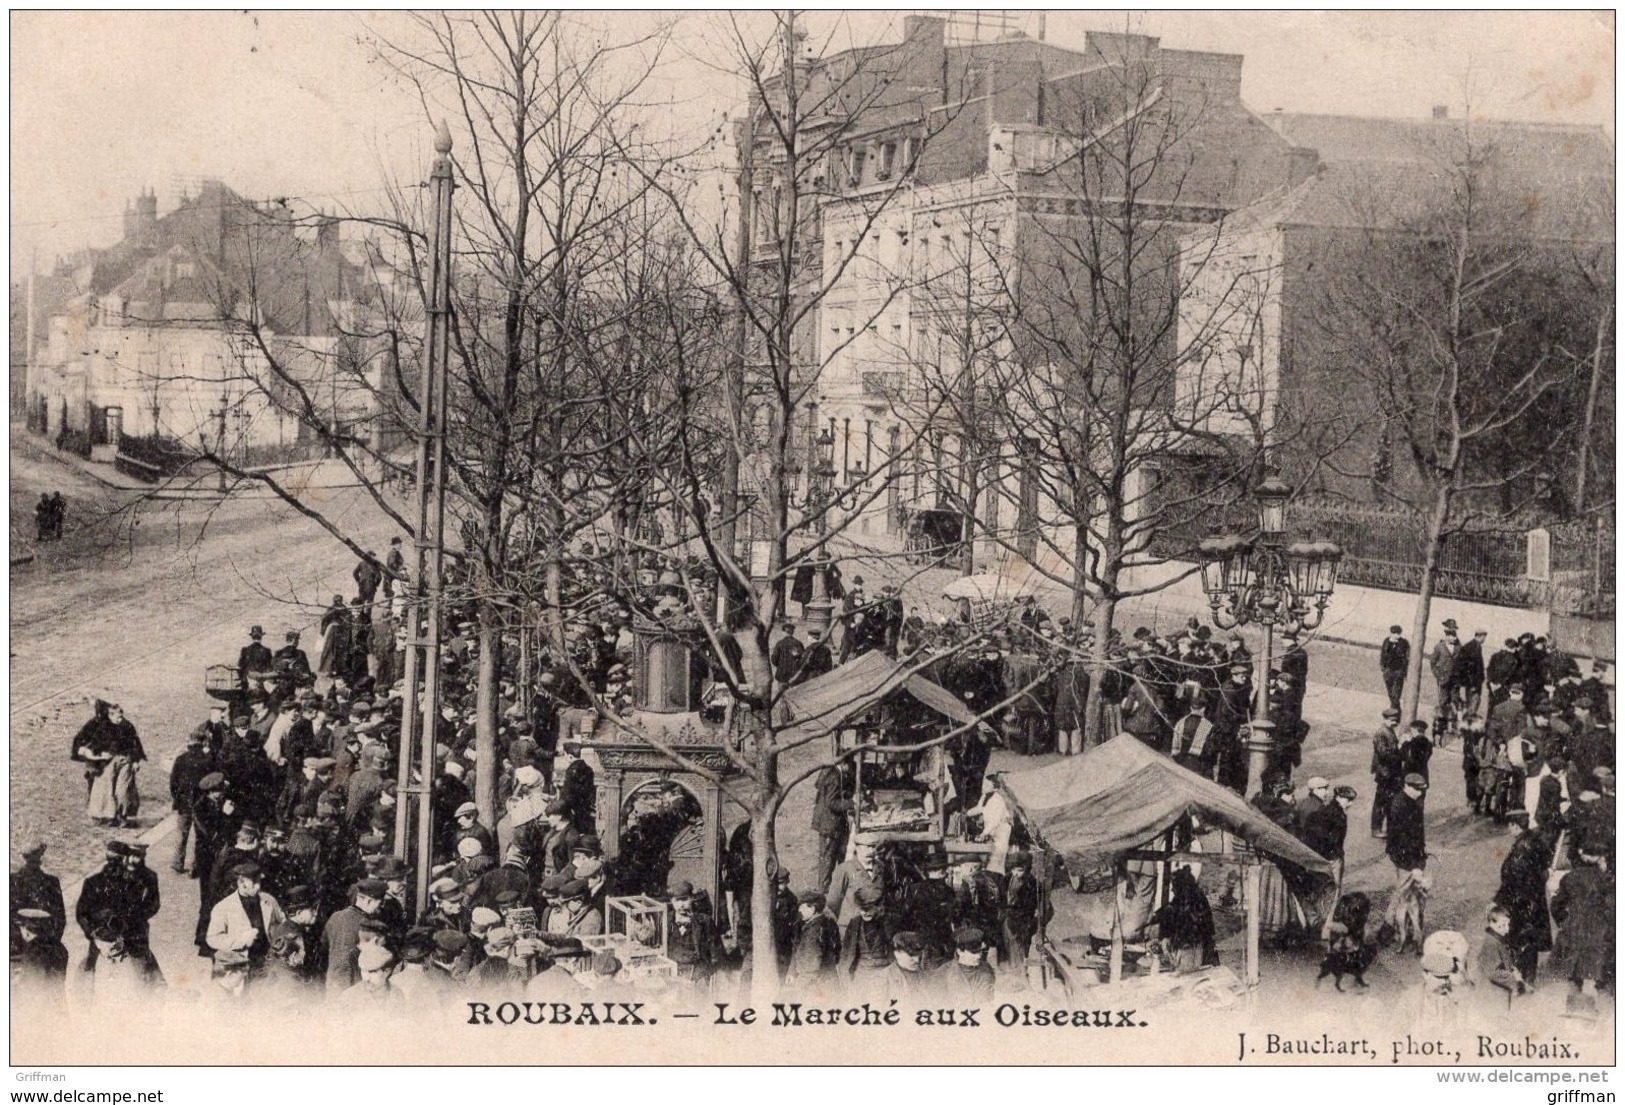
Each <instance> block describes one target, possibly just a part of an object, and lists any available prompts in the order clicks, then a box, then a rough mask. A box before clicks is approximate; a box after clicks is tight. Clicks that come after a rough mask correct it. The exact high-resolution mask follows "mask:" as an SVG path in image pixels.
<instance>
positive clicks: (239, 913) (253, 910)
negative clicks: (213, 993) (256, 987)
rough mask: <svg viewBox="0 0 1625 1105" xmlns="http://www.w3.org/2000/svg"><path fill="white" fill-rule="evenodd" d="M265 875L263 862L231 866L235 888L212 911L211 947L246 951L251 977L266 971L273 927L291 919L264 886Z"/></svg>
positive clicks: (215, 949) (210, 918)
mask: <svg viewBox="0 0 1625 1105" xmlns="http://www.w3.org/2000/svg"><path fill="white" fill-rule="evenodd" d="M262 875H263V872H262V870H261V868H260V865H259V864H258V863H255V862H254V861H252V860H248V861H245V862H242V863H238V864H235V865H234V866H233V867H232V869H231V877H232V879H233V880H234V881H235V882H236V889H235V892H234V893H231V894H227V895H226V896H225V897H224V898H222V899H221V900H220V901H219V902H218V903H217V904H216V905H215V907H214V909H213V910H212V911H211V912H210V914H209V932H208V936H207V939H208V943H209V947H210V948H213V949H214V951H215V952H216V953H219V952H222V951H230V952H241V953H242V954H244V955H246V956H247V957H248V966H249V975H250V979H251V980H252V979H253V978H254V977H257V976H258V975H259V974H260V973H261V972H262V970H263V968H264V965H265V957H266V956H267V955H269V954H270V952H271V929H272V928H274V927H275V926H277V925H280V924H282V923H283V922H284V921H286V920H287V918H286V917H285V916H284V914H283V912H282V906H281V905H279V904H278V903H277V900H276V899H275V898H273V897H272V896H271V895H269V894H267V893H265V892H264V891H263V890H262V889H261V888H260V881H261V877H262Z"/></svg>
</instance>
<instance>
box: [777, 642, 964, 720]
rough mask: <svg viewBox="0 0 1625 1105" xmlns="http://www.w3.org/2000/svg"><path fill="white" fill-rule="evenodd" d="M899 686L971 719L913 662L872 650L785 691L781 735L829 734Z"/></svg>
mask: <svg viewBox="0 0 1625 1105" xmlns="http://www.w3.org/2000/svg"><path fill="white" fill-rule="evenodd" d="M899 691H902V692H905V693H907V694H909V695H912V696H913V697H914V698H916V699H917V700H919V702H920V703H921V704H922V705H924V706H926V707H927V708H929V709H931V710H934V711H936V712H937V713H939V714H941V715H942V716H943V717H946V718H947V719H949V720H950V721H952V722H954V723H956V724H961V725H963V724H966V723H968V722H972V721H975V720H976V714H975V713H974V712H972V711H971V710H970V709H969V708H968V707H967V706H966V705H965V704H964V703H963V702H961V701H960V700H959V699H958V698H956V697H955V696H954V695H953V694H952V692H950V691H947V690H945V689H944V688H943V687H942V686H941V685H940V684H938V683H936V682H933V681H932V680H930V679H928V678H926V677H925V676H923V675H921V674H919V673H918V672H917V671H914V665H913V664H911V663H909V662H907V661H902V660H893V659H892V658H891V657H890V656H887V655H886V654H885V653H884V652H880V651H878V650H876V651H873V652H865V653H864V654H863V655H862V656H858V657H855V658H854V659H851V660H848V661H847V662H846V663H844V664H842V665H841V666H840V667H838V668H836V669H835V670H834V671H830V672H826V673H824V674H823V675H820V676H817V677H816V678H813V679H809V680H807V682H805V683H802V684H800V685H799V686H795V687H791V688H790V689H789V690H787V691H785V692H784V695H783V697H782V698H781V699H780V700H779V707H780V710H781V711H782V719H783V723H785V724H787V725H788V727H789V728H788V730H780V735H781V736H783V737H786V738H788V739H791V740H794V739H797V738H799V737H803V736H816V735H818V734H820V733H832V732H834V731H835V730H836V729H839V728H840V727H841V726H842V725H843V724H844V723H845V722H847V721H849V720H850V719H852V718H854V717H857V716H858V715H859V714H861V713H863V712H864V711H866V710H869V709H871V708H873V707H874V706H876V705H877V704H879V703H880V702H881V701H883V700H884V699H885V698H886V697H887V696H888V695H891V694H894V693H896V692H899Z"/></svg>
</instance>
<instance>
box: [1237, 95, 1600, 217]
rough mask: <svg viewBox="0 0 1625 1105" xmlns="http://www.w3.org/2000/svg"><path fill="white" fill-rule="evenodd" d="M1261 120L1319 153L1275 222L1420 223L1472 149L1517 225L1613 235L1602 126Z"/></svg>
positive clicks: (1283, 116) (1491, 190)
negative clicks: (1309, 173)
mask: <svg viewBox="0 0 1625 1105" xmlns="http://www.w3.org/2000/svg"><path fill="white" fill-rule="evenodd" d="M1262 118H1263V119H1264V121H1265V123H1266V124H1267V125H1268V126H1269V127H1270V129H1271V130H1273V131H1275V132H1276V133H1277V134H1279V135H1281V136H1282V138H1284V139H1285V140H1286V141H1287V142H1289V143H1291V144H1292V145H1293V146H1295V147H1299V148H1304V149H1312V150H1314V151H1315V152H1316V154H1317V155H1318V156H1319V159H1320V166H1319V169H1318V171H1317V172H1316V173H1315V175H1313V176H1311V177H1310V178H1309V179H1308V180H1307V182H1306V183H1304V184H1303V185H1302V186H1300V189H1295V190H1294V193H1293V194H1292V195H1291V196H1290V197H1289V198H1288V201H1287V202H1285V203H1284V204H1282V205H1281V209H1280V210H1278V211H1275V212H1272V213H1271V221H1274V222H1277V223H1279V224H1281V225H1288V226H1318V227H1371V228H1379V229H1380V228H1391V229H1399V228H1404V227H1413V226H1416V225H1418V223H1419V222H1420V221H1421V220H1422V219H1424V218H1425V217H1429V216H1436V215H1437V214H1438V213H1439V211H1440V210H1442V209H1443V208H1441V200H1445V201H1446V202H1448V197H1449V196H1450V195H1451V192H1452V190H1454V189H1456V188H1457V187H1459V181H1458V179H1457V178H1458V177H1459V175H1460V173H1459V166H1461V165H1463V164H1466V162H1467V159H1468V157H1469V156H1471V157H1472V159H1473V160H1474V161H1475V162H1476V163H1478V164H1480V165H1482V170H1481V172H1480V173H1479V175H1480V179H1481V180H1482V181H1484V182H1485V184H1486V185H1487V186H1488V192H1487V194H1490V195H1492V196H1494V197H1496V202H1497V203H1498V204H1504V206H1505V208H1506V210H1507V211H1508V212H1510V213H1512V215H1513V217H1515V218H1517V219H1518V220H1519V221H1520V222H1521V223H1522V224H1523V225H1522V227H1521V229H1522V230H1523V232H1525V233H1528V234H1532V235H1534V236H1536V237H1546V238H1572V237H1589V238H1605V239H1609V240H1611V239H1612V238H1613V234H1614V229H1613V221H1614V220H1613V204H1612V195H1613V189H1614V150H1613V144H1612V143H1611V142H1610V141H1609V140H1608V137H1607V135H1606V134H1605V133H1604V132H1603V130H1602V128H1600V127H1580V126H1561V125H1551V124H1544V123H1521V122H1512V121H1506V120H1475V121H1473V123H1472V124H1471V125H1470V126H1469V125H1468V124H1466V123H1465V122H1463V121H1462V120H1459V119H1367V118H1359V117H1356V116H1347V115H1300V114H1296V113H1289V112H1277V113H1274V114H1272V115H1267V116H1263V117H1262Z"/></svg>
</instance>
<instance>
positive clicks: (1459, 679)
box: [1371, 618, 1615, 1016]
mask: <svg viewBox="0 0 1625 1105" xmlns="http://www.w3.org/2000/svg"><path fill="white" fill-rule="evenodd" d="M1441 628H1442V633H1441V637H1440V640H1439V641H1438V643H1437V644H1436V645H1435V646H1434V647H1433V649H1432V651H1431V652H1430V653H1429V655H1428V657H1427V660H1428V667H1429V670H1430V671H1431V673H1432V676H1433V679H1434V681H1435V684H1436V688H1437V693H1438V697H1437V699H1436V702H1437V709H1436V713H1435V716H1434V719H1433V721H1432V722H1431V723H1430V722H1428V721H1427V720H1425V719H1420V718H1419V719H1417V720H1415V721H1412V722H1411V723H1410V726H1409V727H1408V728H1407V730H1406V731H1405V732H1404V734H1401V733H1400V732H1399V728H1398V727H1399V722H1400V720H1401V717H1402V714H1401V712H1400V709H1399V707H1398V705H1397V703H1398V701H1399V696H1400V692H1401V691H1402V690H1403V686H1404V665H1405V663H1406V662H1407V661H1408V659H1409V655H1410V646H1409V642H1407V641H1405V639H1404V634H1403V630H1402V629H1401V627H1400V626H1392V627H1390V629H1389V636H1388V638H1387V639H1386V640H1385V641H1384V643H1383V647H1382V652H1381V656H1380V664H1381V669H1382V674H1383V679H1384V682H1385V684H1386V685H1387V687H1388V691H1389V695H1390V698H1391V700H1392V701H1394V702H1395V703H1396V704H1395V705H1394V706H1393V707H1391V708H1390V709H1388V710H1385V711H1383V717H1382V724H1381V726H1380V727H1379V728H1378V729H1377V731H1376V733H1375V734H1374V736H1373V738H1372V756H1371V774H1372V778H1373V782H1374V784H1375V791H1376V797H1375V800H1374V801H1373V803H1372V808H1371V833H1372V835H1373V836H1375V837H1378V838H1382V839H1383V840H1384V842H1385V844H1384V850H1385V853H1386V855H1387V858H1388V860H1389V861H1390V862H1391V863H1392V864H1393V868H1394V874H1395V885H1394V890H1393V892H1392V894H1391V895H1390V899H1389V909H1388V913H1387V915H1386V917H1385V919H1384V922H1383V924H1384V931H1385V932H1386V933H1387V934H1388V935H1389V936H1390V937H1391V938H1392V939H1394V940H1395V941H1397V942H1398V944H1399V946H1400V948H1401V950H1405V949H1407V948H1410V949H1414V950H1415V951H1416V953H1417V954H1418V955H1422V956H1423V957H1424V959H1423V970H1424V972H1425V973H1426V974H1427V976H1428V978H1429V980H1430V982H1429V983H1428V985H1429V987H1430V992H1432V993H1435V994H1436V995H1444V994H1448V993H1451V992H1454V991H1459V990H1460V989H1461V988H1462V985H1463V982H1464V981H1466V980H1469V979H1470V974H1471V972H1467V971H1466V970H1465V968H1464V966H1463V965H1462V964H1459V963H1458V964H1456V965H1455V966H1454V967H1453V968H1452V969H1450V970H1441V969H1438V968H1441V967H1443V966H1445V964H1446V960H1447V959H1448V958H1449V957H1445V956H1441V955H1438V954H1435V955H1433V956H1431V957H1430V956H1428V955H1427V954H1426V947H1427V945H1426V942H1425V938H1424V918H1425V908H1426V902H1427V897H1428V892H1429V890H1430V889H1431V885H1432V879H1431V876H1430V873H1429V870H1428V864H1427V860H1428V855H1429V853H1428V851H1427V844H1426V824H1425V821H1424V818H1423V813H1422V810H1423V802H1424V800H1425V797H1426V794H1427V792H1428V790H1429V788H1430V785H1431V776H1430V773H1429V766H1430V763H1431V761H1432V755H1433V750H1434V747H1435V744H1436V743H1437V744H1439V745H1441V746H1442V745H1445V744H1447V743H1448V741H1450V740H1452V739H1459V740H1460V741H1461V748H1460V751H1461V761H1462V773H1463V792H1464V794H1465V796H1466V802H1467V806H1468V809H1469V811H1470V812H1471V813H1472V814H1473V815H1474V816H1480V817H1486V818H1490V819H1493V820H1494V821H1496V822H1499V823H1502V824H1505V825H1507V826H1508V827H1509V831H1510V832H1511V833H1512V834H1513V836H1514V840H1513V843H1512V846H1511V848H1510V849H1509V851H1508V853H1507V856H1506V859H1505V861H1504V862H1503V863H1502V866H1501V872H1500V875H1501V884H1500V888H1499V890H1498V892H1497V894H1496V896H1495V900H1494V902H1493V903H1491V905H1490V907H1489V908H1488V910H1487V912H1486V935H1485V939H1484V942H1483V944H1482V946H1481V951H1480V956H1479V971H1478V974H1479V975H1480V976H1481V978H1480V979H1479V980H1476V981H1481V982H1482V984H1483V985H1485V986H1487V987H1490V988H1492V989H1493V991H1494V992H1495V993H1497V994H1499V995H1500V996H1503V997H1505V998H1506V1000H1507V1001H1508V1002H1510V1001H1512V1000H1514V999H1516V998H1519V997H1521V996H1523V995H1524V994H1526V993H1528V992H1529V991H1530V990H1531V989H1533V987H1534V986H1535V982H1536V977H1537V974H1538V972H1539V969H1540V965H1541V956H1542V955H1544V954H1546V953H1551V954H1550V956H1549V957H1548V958H1549V959H1550V960H1551V961H1552V962H1550V963H1549V964H1548V970H1553V969H1555V970H1556V971H1557V972H1558V973H1559V974H1560V976H1561V977H1565V978H1566V979H1567V981H1568V982H1569V984H1570V986H1571V993H1570V995H1569V1008H1570V1010H1571V1012H1576V1013H1579V1014H1581V1015H1588V1016H1590V1015H1595V1013H1596V995H1597V987H1598V985H1605V986H1606V985H1611V983H1612V975H1613V938H1612V936H1611V935H1604V929H1606V931H1607V933H1609V934H1611V933H1612V926H1613V916H1614V888H1613V871H1614V862H1615V860H1614V818H1615V811H1614V797H1615V791H1614V785H1615V784H1614V771H1613V769H1614V736H1613V728H1612V714H1611V710H1610V707H1609V695H1608V687H1607V685H1606V683H1605V682H1604V677H1605V675H1606V673H1607V670H1608V665H1607V664H1606V662H1604V661H1595V662H1594V663H1593V665H1592V669H1591V671H1590V673H1589V674H1583V673H1582V671H1581V668H1580V665H1579V664H1578V662H1576V661H1575V660H1574V658H1573V657H1570V656H1567V655H1566V654H1563V653H1561V652H1557V651H1554V650H1553V649H1551V648H1550V647H1549V642H1548V641H1547V639H1546V638H1545V637H1540V636H1536V635H1535V634H1524V635H1523V636H1522V637H1520V638H1508V639H1506V641H1505V643H1504V646H1503V647H1502V648H1501V649H1499V650H1497V651H1496V652H1494V653H1493V654H1492V655H1491V656H1490V657H1489V658H1488V661H1487V662H1486V659H1485V657H1484V653H1483V645H1484V642H1485V640H1486V639H1487V638H1488V636H1489V635H1488V633H1487V632H1486V631H1483V630H1479V631H1478V632H1476V633H1474V634H1473V638H1472V639H1471V640H1470V641H1467V642H1465V643H1463V642H1462V640H1461V638H1460V627H1459V625H1458V624H1457V622H1456V620H1455V619H1453V618H1450V619H1446V620H1445V621H1444V623H1443V625H1442V627H1441ZM1554 932H1555V934H1556V935H1555V937H1554Z"/></svg>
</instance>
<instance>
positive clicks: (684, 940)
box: [666, 879, 717, 983]
mask: <svg viewBox="0 0 1625 1105" xmlns="http://www.w3.org/2000/svg"><path fill="white" fill-rule="evenodd" d="M670 898H671V929H670V931H669V933H668V934H667V949H666V954H667V955H668V956H670V957H671V959H672V961H673V962H675V963H676V964H677V976H678V977H679V978H684V979H688V980H689V981H690V982H698V983H703V982H705V981H706V980H707V979H709V978H710V977H711V975H712V974H713V973H714V972H715V971H716V967H717V938H716V931H715V929H713V928H712V925H711V918H710V917H709V916H708V915H707V914H705V913H704V912H703V911H701V910H700V909H698V908H697V906H696V903H695V899H694V884H693V883H691V882H689V881H688V880H687V879H678V880H676V881H675V882H673V883H672V884H671V888H670Z"/></svg>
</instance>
